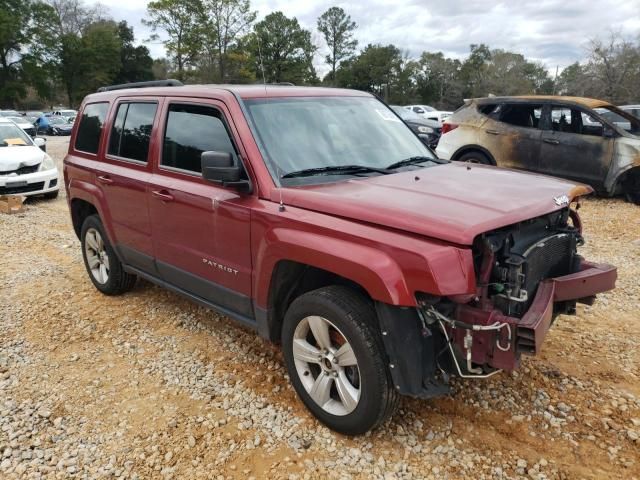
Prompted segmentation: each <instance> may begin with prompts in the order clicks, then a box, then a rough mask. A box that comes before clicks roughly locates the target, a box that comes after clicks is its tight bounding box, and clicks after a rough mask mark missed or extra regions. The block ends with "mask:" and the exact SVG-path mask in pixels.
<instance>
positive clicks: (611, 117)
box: [595, 107, 640, 137]
mask: <svg viewBox="0 0 640 480" xmlns="http://www.w3.org/2000/svg"><path fill="white" fill-rule="evenodd" d="M595 110H596V112H598V113H599V114H600V116H602V117H603V118H604V119H605V120H608V121H609V122H611V123H612V124H614V125H615V126H617V127H619V128H621V129H623V130H626V131H627V132H628V133H631V134H632V135H634V136H637V137H640V120H639V119H637V118H636V117H634V116H633V115H631V114H630V113H628V112H625V111H624V110H621V109H620V108H618V107H601V108H596V109H595Z"/></svg>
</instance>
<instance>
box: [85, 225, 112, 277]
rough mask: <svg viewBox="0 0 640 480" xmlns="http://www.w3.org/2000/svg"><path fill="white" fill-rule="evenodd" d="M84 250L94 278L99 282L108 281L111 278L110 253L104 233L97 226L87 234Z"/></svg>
mask: <svg viewBox="0 0 640 480" xmlns="http://www.w3.org/2000/svg"><path fill="white" fill-rule="evenodd" d="M84 252H85V255H86V257H87V265H89V270H90V271H91V275H93V278H94V279H95V280H96V281H97V282H98V283H101V284H104V283H107V281H108V280H109V255H108V254H107V251H106V249H105V246H104V240H103V239H102V235H100V232H99V231H98V230H96V229H95V228H90V229H89V230H87V233H86V234H85V237H84Z"/></svg>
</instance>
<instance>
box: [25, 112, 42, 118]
mask: <svg viewBox="0 0 640 480" xmlns="http://www.w3.org/2000/svg"><path fill="white" fill-rule="evenodd" d="M24 115H25V116H26V117H35V118H40V117H41V116H43V115H44V112H41V111H39V110H27V111H26V112H25V113H24Z"/></svg>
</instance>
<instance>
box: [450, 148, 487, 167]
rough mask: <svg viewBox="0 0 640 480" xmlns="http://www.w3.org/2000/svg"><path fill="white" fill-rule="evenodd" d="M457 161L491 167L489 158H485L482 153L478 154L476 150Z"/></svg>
mask: <svg viewBox="0 0 640 480" xmlns="http://www.w3.org/2000/svg"><path fill="white" fill-rule="evenodd" d="M458 161H460V162H469V163H479V164H481V165H493V163H492V162H491V160H490V159H489V157H487V156H486V155H485V154H484V153H482V152H478V151H477V150H474V151H472V152H467V153H465V154H464V155H462V156H461V157H460V158H458Z"/></svg>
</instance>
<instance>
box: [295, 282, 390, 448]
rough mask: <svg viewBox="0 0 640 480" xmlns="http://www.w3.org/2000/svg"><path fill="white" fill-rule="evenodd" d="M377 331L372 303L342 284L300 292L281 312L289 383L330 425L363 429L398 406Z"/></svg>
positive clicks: (348, 431) (348, 430) (339, 428)
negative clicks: (283, 314) (283, 313)
mask: <svg viewBox="0 0 640 480" xmlns="http://www.w3.org/2000/svg"><path fill="white" fill-rule="evenodd" d="M378 332H379V331H378V329H377V322H376V313H375V310H374V309H373V306H372V305H371V302H370V301H369V300H368V299H366V298H365V297H364V296H363V295H361V294H359V293H357V292H355V291H354V290H352V289H349V288H346V287H341V286H330V287H324V288H320V289H318V290H314V291H312V292H308V293H305V294H304V295H302V296H300V297H298V298H297V299H296V300H294V302H293V303H292V304H291V306H290V307H289V310H288V311H287V314H286V315H285V319H284V324H283V328H282V346H283V351H284V358H285V363H286V366H287V370H288V372H289V377H290V378H291V382H292V383H293V386H294V388H295V390H296V392H297V393H298V395H299V396H300V398H301V399H302V401H303V403H304V404H305V405H306V407H307V408H308V409H309V410H310V411H311V413H312V414H313V415H314V416H315V417H316V418H318V419H319V420H320V421H321V422H322V423H324V424H325V425H326V426H328V427H329V428H331V429H332V430H335V431H337V432H340V433H343V434H346V435H358V434H362V433H365V432H366V431H368V430H370V429H372V428H375V427H377V426H379V425H380V424H382V423H383V422H384V421H385V420H387V419H388V418H389V417H391V415H392V414H393V412H394V410H395V408H396V406H397V403H398V394H397V392H396V391H395V389H394V388H393V383H392V380H391V377H390V375H389V371H388V369H387V363H388V361H387V358H386V354H385V352H384V347H383V345H382V340H381V338H380V335H379V333H378Z"/></svg>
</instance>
